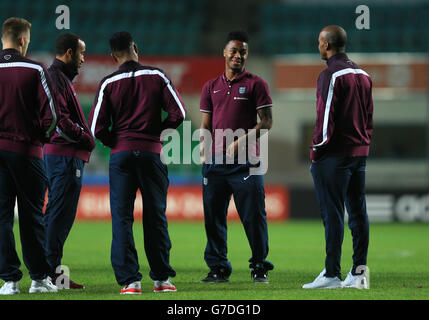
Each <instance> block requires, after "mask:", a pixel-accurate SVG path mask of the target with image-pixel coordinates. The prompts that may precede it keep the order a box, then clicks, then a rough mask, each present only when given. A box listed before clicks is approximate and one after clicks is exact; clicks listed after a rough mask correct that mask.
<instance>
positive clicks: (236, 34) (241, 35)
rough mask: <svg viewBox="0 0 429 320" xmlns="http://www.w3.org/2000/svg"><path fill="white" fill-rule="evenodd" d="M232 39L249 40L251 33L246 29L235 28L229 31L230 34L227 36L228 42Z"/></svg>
mask: <svg viewBox="0 0 429 320" xmlns="http://www.w3.org/2000/svg"><path fill="white" fill-rule="evenodd" d="M231 40H238V41H241V42H249V34H248V33H247V32H246V31H244V30H234V31H231V32H230V33H228V36H227V37H226V43H228V42H230V41H231Z"/></svg>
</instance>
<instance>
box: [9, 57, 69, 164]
mask: <svg viewBox="0 0 429 320" xmlns="http://www.w3.org/2000/svg"><path fill="white" fill-rule="evenodd" d="M58 119H61V115H60V113H59V110H58V107H57V103H56V100H55V98H54V95H53V93H52V86H51V81H50V78H49V75H48V74H47V71H46V69H45V67H44V66H43V65H42V64H40V63H38V62H35V61H32V60H30V59H27V58H25V57H23V56H22V55H21V54H20V53H19V52H18V51H17V50H15V49H5V50H3V51H1V52H0V149H1V150H5V151H12V152H18V153H22V154H25V155H28V156H31V157H36V158H42V157H43V150H42V145H43V143H44V142H46V141H47V140H48V139H49V138H50V136H51V135H52V134H53V133H54V132H55V126H56V124H57V120H58Z"/></svg>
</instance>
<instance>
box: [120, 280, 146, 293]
mask: <svg viewBox="0 0 429 320" xmlns="http://www.w3.org/2000/svg"><path fill="white" fill-rule="evenodd" d="M141 293H142V287H141V283H140V281H134V282H132V283H130V284H128V285H126V286H125V287H123V288H122V289H121V292H120V294H141Z"/></svg>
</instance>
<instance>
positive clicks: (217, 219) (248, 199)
mask: <svg viewBox="0 0 429 320" xmlns="http://www.w3.org/2000/svg"><path fill="white" fill-rule="evenodd" d="M232 195H234V202H235V206H236V208H237V212H238V215H239V217H240V220H241V222H242V224H243V227H244V230H245V232H246V236H247V239H248V241H249V244H250V248H251V250H252V256H251V258H250V259H249V262H250V263H251V266H253V265H254V264H256V263H262V264H263V265H264V267H265V268H266V269H267V270H271V269H273V268H274V266H273V265H272V264H271V263H270V262H269V261H266V260H265V259H266V257H267V255H268V230H267V217H266V211H265V191H264V181H263V177H262V176H259V175H252V176H249V169H248V167H247V168H246V167H245V166H243V165H216V164H204V165H203V203H204V224H205V230H206V235H207V245H206V249H205V252H204V260H205V261H206V263H207V265H208V267H209V268H210V269H220V268H224V269H226V270H227V272H226V274H227V275H228V274H229V273H231V270H232V267H231V263H230V262H229V261H228V258H227V251H228V250H227V213H228V206H229V201H230V200H231V196H232Z"/></svg>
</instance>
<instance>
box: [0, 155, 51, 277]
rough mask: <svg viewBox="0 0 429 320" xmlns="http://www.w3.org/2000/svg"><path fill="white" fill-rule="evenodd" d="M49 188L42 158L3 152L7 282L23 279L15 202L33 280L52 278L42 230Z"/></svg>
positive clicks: (1, 262)
mask: <svg viewBox="0 0 429 320" xmlns="http://www.w3.org/2000/svg"><path fill="white" fill-rule="evenodd" d="M46 185H47V179H46V175H45V169H44V165H43V160H42V159H38V158H32V157H28V156H25V155H22V154H19V153H15V152H7V151H2V150H0V278H1V279H3V280H4V281H19V280H20V279H21V278H22V272H21V270H19V267H20V265H21V262H20V260H19V258H18V255H17V252H16V249H15V237H14V234H13V222H14V207H15V200H17V202H18V217H19V233H20V238H21V246H22V257H23V260H24V263H25V265H26V267H27V268H28V270H29V273H30V277H31V279H33V280H36V279H44V278H45V277H46V276H47V275H49V265H48V263H47V261H46V257H45V229H44V227H43V204H44V200H45V190H46Z"/></svg>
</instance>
